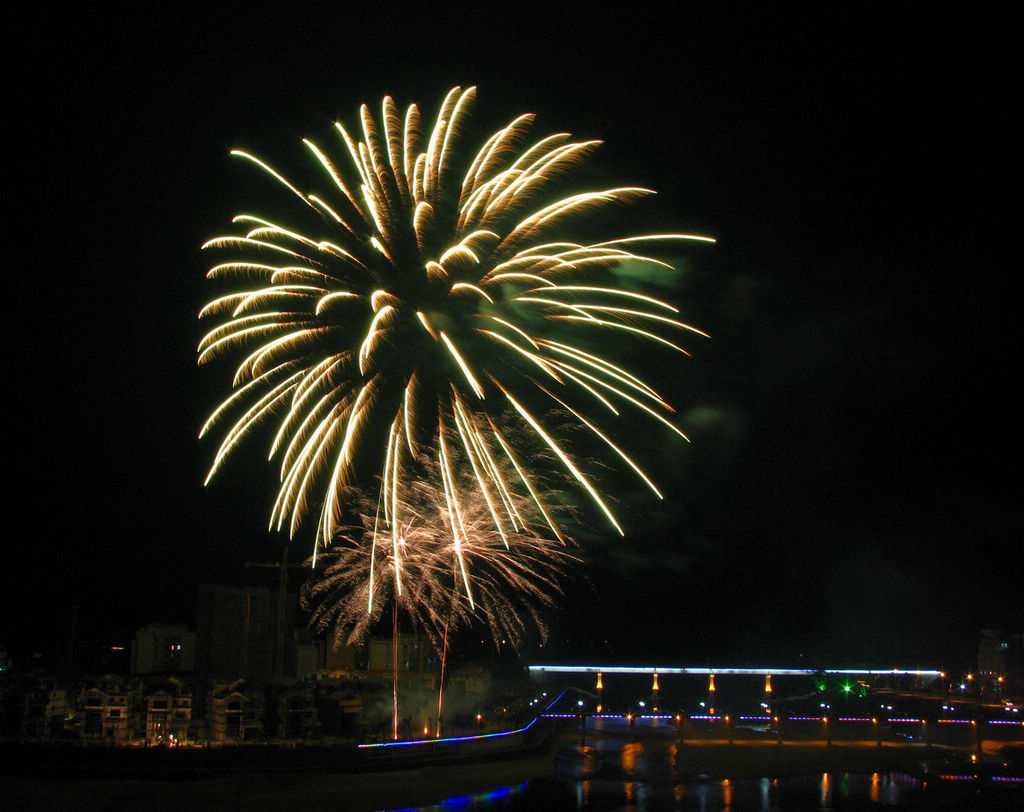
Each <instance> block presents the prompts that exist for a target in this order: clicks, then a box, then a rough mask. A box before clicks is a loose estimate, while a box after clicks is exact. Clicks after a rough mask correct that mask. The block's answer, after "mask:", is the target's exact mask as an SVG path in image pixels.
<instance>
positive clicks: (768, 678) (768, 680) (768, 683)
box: [764, 674, 772, 694]
mask: <svg viewBox="0 0 1024 812" xmlns="http://www.w3.org/2000/svg"><path fill="white" fill-rule="evenodd" d="M764 692H765V693H766V694H770V693H771V692H772V675H771V674H765V675H764Z"/></svg>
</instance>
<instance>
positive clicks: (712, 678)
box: [708, 674, 715, 692]
mask: <svg viewBox="0 0 1024 812" xmlns="http://www.w3.org/2000/svg"><path fill="white" fill-rule="evenodd" d="M714 690H715V675H714V674H710V675H708V691H709V692H711V691H714Z"/></svg>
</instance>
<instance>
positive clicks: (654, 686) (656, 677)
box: [651, 671, 660, 691]
mask: <svg viewBox="0 0 1024 812" xmlns="http://www.w3.org/2000/svg"><path fill="white" fill-rule="evenodd" d="M651 690H652V691H657V690H660V689H659V688H658V672H657V671H655V672H654V685H652V686H651Z"/></svg>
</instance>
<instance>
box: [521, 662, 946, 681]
mask: <svg viewBox="0 0 1024 812" xmlns="http://www.w3.org/2000/svg"><path fill="white" fill-rule="evenodd" d="M529 670H530V671H535V672H545V671H550V672H551V673H553V674H597V673H601V674H697V675H703V676H708V675H710V674H737V675H756V676H762V677H764V676H770V677H775V676H780V677H787V676H812V675H814V674H835V675H844V676H851V677H852V676H869V677H884V676H898V677H904V676H912V677H931V678H933V679H935V678H937V677H940V676H942V674H943V672H942V671H939V670H937V669H919V668H884V669H882V668H823V669H815V668H733V667H726V668H712V667H710V666H682V667H681V666H658V665H531V666H530V667H529Z"/></svg>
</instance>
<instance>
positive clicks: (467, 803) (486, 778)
mask: <svg viewBox="0 0 1024 812" xmlns="http://www.w3.org/2000/svg"><path fill="white" fill-rule="evenodd" d="M630 746H631V747H632V746H634V745H630ZM674 747H676V748H677V749H675V750H673V751H672V757H673V764H674V767H673V770H672V775H671V776H666V775H664V774H655V772H654V771H653V770H654V768H653V767H651V768H649V767H648V766H645V764H650V763H653V762H652V761H648V760H646V759H645V758H644V757H643V754H641V758H640V759H639V760H638V761H637V762H635V763H629V764H626V763H625V761H624V760H623V759H622V758H621V756H622V755H624V754H625V751H624V750H623V751H620V752H619V755H618V756H613V757H611V758H601V757H598V756H599V755H600V754H599V753H598V752H597V751H596V750H594V749H593V748H589V747H584V748H582V749H581V748H580V747H579V746H578V741H576V740H574V739H573V738H572V737H569V736H564V737H563V736H557V735H555V736H552V737H551V738H549V739H548V740H547V741H546V742H544V743H543V744H542V745H541V746H540V747H539V748H536V749H534V750H533V751H531V752H521V753H517V754H511V755H506V756H502V757H498V758H491V759H489V760H486V761H471V762H465V763H458V764H447V765H444V764H439V765H432V766H421V767H412V768H403V769H395V770H380V769H377V770H373V771H339V770H344V769H355V768H356V766H357V765H355V764H354V763H351V762H350V763H349V764H348V767H347V768H346V767H345V765H343V764H339V767H338V768H336V769H332V768H330V767H328V766H327V763H326V762H327V761H329V759H330V758H331V757H332V754H331V753H330V752H324V751H314V750H309V751H306V752H304V753H303V752H301V751H299V754H298V755H297V756H292V759H293V761H292V763H289V764H286V765H285V766H283V767H276V766H274V764H272V763H266V762H268V761H269V760H270V759H271V756H272V755H273V754H272V752H271V751H263V752H262V753H261V754H259V755H253V758H252V760H251V761H248V762H247V761H246V759H245V758H244V757H242V756H239V755H238V754H232V756H231V757H232V758H234V762H233V763H230V764H224V763H221V765H220V766H218V767H217V768H213V767H210V766H208V765H207V766H203V765H201V764H200V763H199V762H198V761H197V762H194V765H195V766H192V767H183V768H181V769H179V770H177V771H174V770H168V769H163V768H162V769H159V770H154V769H152V768H145V769H133V768H132V767H131V765H128V766H123V767H122V768H118V769H117V770H108V769H94V770H92V771H88V770H83V769H79V768H76V767H75V765H74V764H73V763H65V764H63V765H62V764H59V763H57V764H55V763H45V762H42V763H41V762H40V761H39V759H40V758H45V751H43V750H34V751H31V755H32V759H31V760H30V761H26V760H25V759H24V756H25V755H26V754H27V753H29V751H21V755H22V758H21V760H20V763H19V757H18V755H17V753H12V751H11V750H10V749H7V750H6V751H5V752H4V753H3V755H4V756H6V757H7V758H5V759H4V763H3V766H2V767H0V806H2V807H3V808H4V809H17V810H20V809H26V810H28V809H31V810H51V809H52V810H64V809H68V810H119V812H120V811H121V810H131V809H147V810H172V809H173V810H180V809H191V810H204V809H232V808H234V809H243V808H244V809H247V810H288V809H296V808H301V809H304V810H319V809H324V810H334V811H335V812H337V811H338V810H382V809H384V810H387V809H405V808H410V807H412V808H418V807H429V806H432V805H438V804H441V803H442V802H444V801H445V800H446V799H451V800H450V801H449V803H447V804H445V806H444V807H443V808H445V809H447V808H452V809H502V808H504V809H517V810H519V809H538V810H544V809H553V810H568V809H606V808H623V807H624V808H629V809H690V808H701V809H703V808H707V809H724V808H732V809H741V808H742V809H746V808H750V809H756V808H762V807H761V806H758V805H754V806H746V805H742V804H738V803H736V801H737V800H739V799H738V798H737V799H734V800H733V802H732V803H731V804H730V803H729V800H728V799H729V795H728V794H726V795H725V796H722V795H721V794H720V793H719V795H715V796H714V797H708V798H707V799H706V801H709V802H705V801H704V800H702V801H701V803H700V804H699V806H694V805H693V804H692V803H691V801H692V799H693V797H694V795H693V792H692V788H693V787H694V786H697V787H700V786H702V785H707V786H710V787H711V788H712V789H716V787H717V785H715V784H714V782H716V781H718V783H720V784H722V783H724V784H726V785H728V784H729V781H733V782H738V783H737V786H740V785H742V783H743V782H744V781H746V782H747V783H748V784H751V782H752V781H754V780H755V779H758V778H763V777H765V776H769V777H773V778H778V777H785V776H815V775H816V776H818V777H819V778H820V777H821V776H823V774H837V775H842V774H855V775H872V774H890V773H899V774H907V775H915V776H918V777H919V778H921V777H922V768H923V766H924V765H925V764H928V763H930V764H931V765H932V767H931V770H932V773H931V775H928V776H927V777H928V778H929V779H930V782H931V783H932V785H935V784H936V783H941V779H940V778H939V773H941V772H942V770H943V769H947V771H948V768H949V767H950V766H956V765H957V764H958V763H959V764H962V763H963V762H962V761H961V762H957V761H956V760H955V758H954V760H952V761H949V762H944V759H945V758H946V757H947V756H954V754H952V753H944V752H943V751H942V750H941V749H938V752H937V749H936V748H932V749H930V750H929V749H927V748H925V746H923V745H904V746H891V747H889V746H887V747H882V748H877V747H871V746H857V745H836V746H832V747H824V746H820V745H796V744H794V745H789V744H787V745H784V746H773V745H765V744H756V743H743V744H740V743H737V744H735V745H727V744H678V745H674ZM641 750H642V748H641ZM256 753H257V751H256V750H253V751H251V754H256ZM103 755H106V756H114V755H115V752H114V751H108V752H107V753H102V752H100V753H97V754H96V756H95V757H96V758H99V757H100V756H103ZM166 755H167V756H174V755H178V754H176V753H167V754H166ZM277 755H281V754H280V753H278V754H277ZM299 756H302V757H303V758H299ZM71 758H72V759H73V757H71ZM227 758H228V757H226V756H225V757H222V762H223V761H224V759H227ZM282 760H283V761H288V758H283V759H282ZM58 761H59V758H58ZM33 762H34V763H33ZM97 763H100V762H97ZM943 764H945V765H946V766H939V765H943ZM721 779H729V781H721ZM527 782H529V783H527ZM666 782H668V783H666ZM645 783H646V785H647V786H651V787H657V788H658V790H657V791H656V792H653V793H651V794H650V796H649V797H648V799H647V800H646V801H645V800H644V797H643V795H642V793H641V796H640V797H637V796H636V795H635V794H634V788H635V787H637V786H643V785H645ZM506 787H511V788H512V789H511V790H510V791H509V790H505V789H503V788H506ZM600 787H605V788H606V789H609V792H606V793H605V794H604V795H600V794H599V793H594V792H593V790H594V789H595V788H600ZM1021 789H1022V787H1021V785H1020V784H1017V785H1002V786H996V785H993V784H991V783H985V784H984V785H983V784H982V782H980V781H979V782H961V784H959V785H957V786H953V785H950V789H949V790H948V791H945V790H944V791H943V792H941V793H939V794H938V795H936V794H934V793H933V794H932V795H930V796H923V795H922V796H920V797H918V796H915V799H916V800H915V801H914V803H913V804H912V805H910V806H902V805H901V806H900V807H899V808H948V809H1002V808H1007V809H1009V808H1014V806H1015V804H1016V803H1017V802H1018V801H1019V802H1021V808H1024V792H1022V791H1021ZM716 791H717V790H716ZM686 792H690V795H689V796H687V795H686ZM474 796H477V797H476V798H474ZM701 797H702V798H703V797H704V796H701ZM687 798H689V799H690V800H689V801H688V800H687ZM929 798H930V799H931V800H928V799H929ZM673 799H674V800H673ZM752 803H755V804H756V802H755V801H752ZM795 803H797V804H798V805H796V806H779V805H777V802H773V805H772V808H781V809H788V808H799V809H804V808H814V809H818V808H822V807H823V806H824V807H828V806H832V805H833V803H832V802H831V801H828V802H827V803H821V802H815V803H814V804H813V805H812V806H810V807H807V806H804V805H802V804H803V801H797V802H795ZM608 804H611V806H609V805H608ZM835 805H836V806H838V807H840V808H858V809H859V808H878V807H879V806H884V805H885V803H884V801H883V802H881V803H870V804H867V805H866V806H857V805H852V804H851V803H837V804H835ZM765 808H767V807H765Z"/></svg>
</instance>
